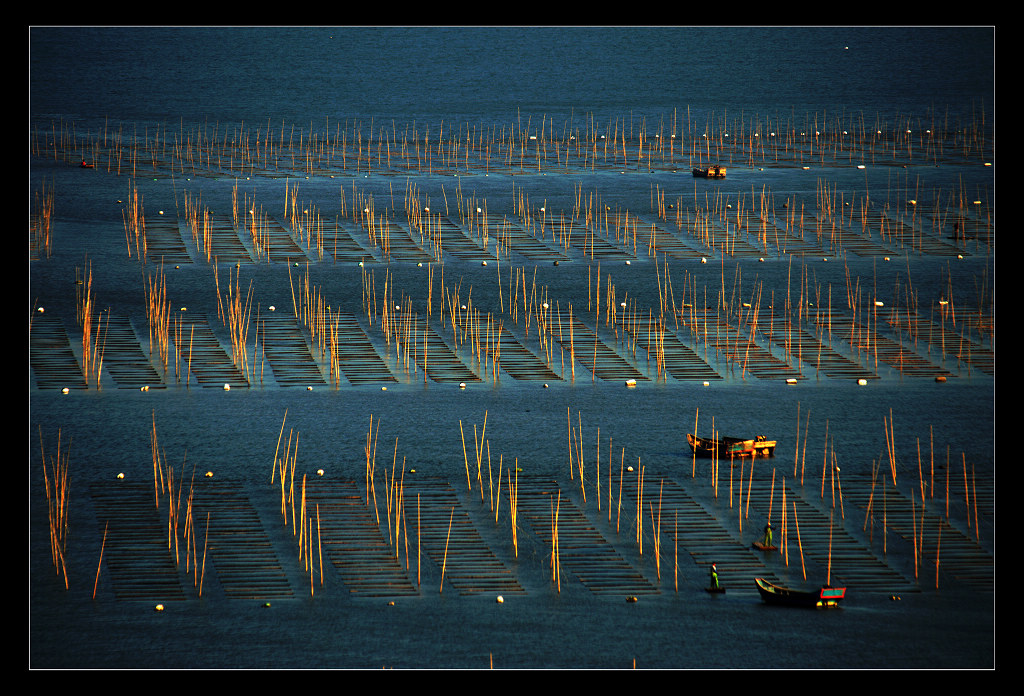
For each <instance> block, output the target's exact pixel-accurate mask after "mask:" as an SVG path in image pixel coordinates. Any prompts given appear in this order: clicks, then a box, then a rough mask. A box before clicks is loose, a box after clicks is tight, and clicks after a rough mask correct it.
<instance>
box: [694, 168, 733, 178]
mask: <svg viewBox="0 0 1024 696" xmlns="http://www.w3.org/2000/svg"><path fill="white" fill-rule="evenodd" d="M693 175H694V176H697V177H701V178H703V179H724V178H725V167H723V166H722V165H720V164H712V165H711V166H709V167H694V168H693Z"/></svg>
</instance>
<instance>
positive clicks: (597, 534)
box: [517, 475, 661, 596]
mask: <svg viewBox="0 0 1024 696" xmlns="http://www.w3.org/2000/svg"><path fill="white" fill-rule="evenodd" d="M518 481H519V482H518V487H519V493H518V494H517V506H519V507H520V508H521V509H522V513H523V520H524V522H526V523H527V525H528V526H529V529H530V530H531V531H532V532H533V533H534V534H535V535H537V536H538V537H539V538H540V542H541V544H542V546H543V548H546V549H550V554H549V556H548V557H547V559H546V560H548V561H549V562H550V564H551V565H552V567H553V571H554V573H555V575H556V578H555V584H556V587H558V590H559V591H560V590H561V587H560V583H561V578H562V577H563V576H564V577H569V576H575V577H576V579H577V580H578V581H579V582H580V583H582V584H583V586H584V587H586V588H587V589H588V590H590V591H591V592H593V593H595V594H615V595H624V596H635V595H643V594H659V593H660V592H661V590H660V589H659V588H658V586H657V584H656V583H654V582H652V581H651V580H649V579H648V578H647V577H646V576H645V575H644V574H643V573H642V572H641V571H640V570H638V569H637V568H635V567H634V566H633V565H632V564H631V563H630V562H628V561H627V560H626V559H625V558H624V557H623V555H622V554H621V553H620V552H619V551H618V550H617V549H616V548H615V546H614V545H613V544H611V543H609V541H608V540H607V539H606V538H605V536H604V535H603V534H602V533H601V531H600V530H599V529H598V527H597V526H596V525H595V523H594V522H592V521H591V520H590V519H588V517H587V515H586V514H585V513H584V511H583V510H582V509H581V508H580V507H579V506H578V505H577V504H576V503H575V502H573V501H572V500H571V499H570V498H569V496H568V495H562V494H561V491H560V489H559V485H558V483H557V482H556V481H552V480H550V479H546V478H544V477H537V476H524V475H520V476H519V478H518Z"/></svg>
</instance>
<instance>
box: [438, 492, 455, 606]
mask: <svg viewBox="0 0 1024 696" xmlns="http://www.w3.org/2000/svg"><path fill="white" fill-rule="evenodd" d="M453 519H455V508H452V512H451V515H450V516H449V517H448V536H446V537H445V540H444V558H443V559H442V561H441V584H440V586H439V587H438V589H437V593H438V594H441V593H442V592H443V591H444V571H445V568H447V567H448V542H449V540H450V539H451V538H452V520H453Z"/></svg>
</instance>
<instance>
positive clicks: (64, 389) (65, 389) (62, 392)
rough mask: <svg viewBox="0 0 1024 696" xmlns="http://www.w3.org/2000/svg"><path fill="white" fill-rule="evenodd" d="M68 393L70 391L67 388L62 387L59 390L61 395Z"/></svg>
mask: <svg viewBox="0 0 1024 696" xmlns="http://www.w3.org/2000/svg"><path fill="white" fill-rule="evenodd" d="M70 391H71V390H70V389H68V388H67V387H64V388H63V389H61V390H60V393H61V394H67V393H68V392H70Z"/></svg>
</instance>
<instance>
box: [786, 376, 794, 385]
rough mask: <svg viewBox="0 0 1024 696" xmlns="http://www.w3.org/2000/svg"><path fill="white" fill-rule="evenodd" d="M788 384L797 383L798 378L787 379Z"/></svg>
mask: <svg viewBox="0 0 1024 696" xmlns="http://www.w3.org/2000/svg"><path fill="white" fill-rule="evenodd" d="M786 384H796V378H795V377H790V378H788V379H787V380H786Z"/></svg>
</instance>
